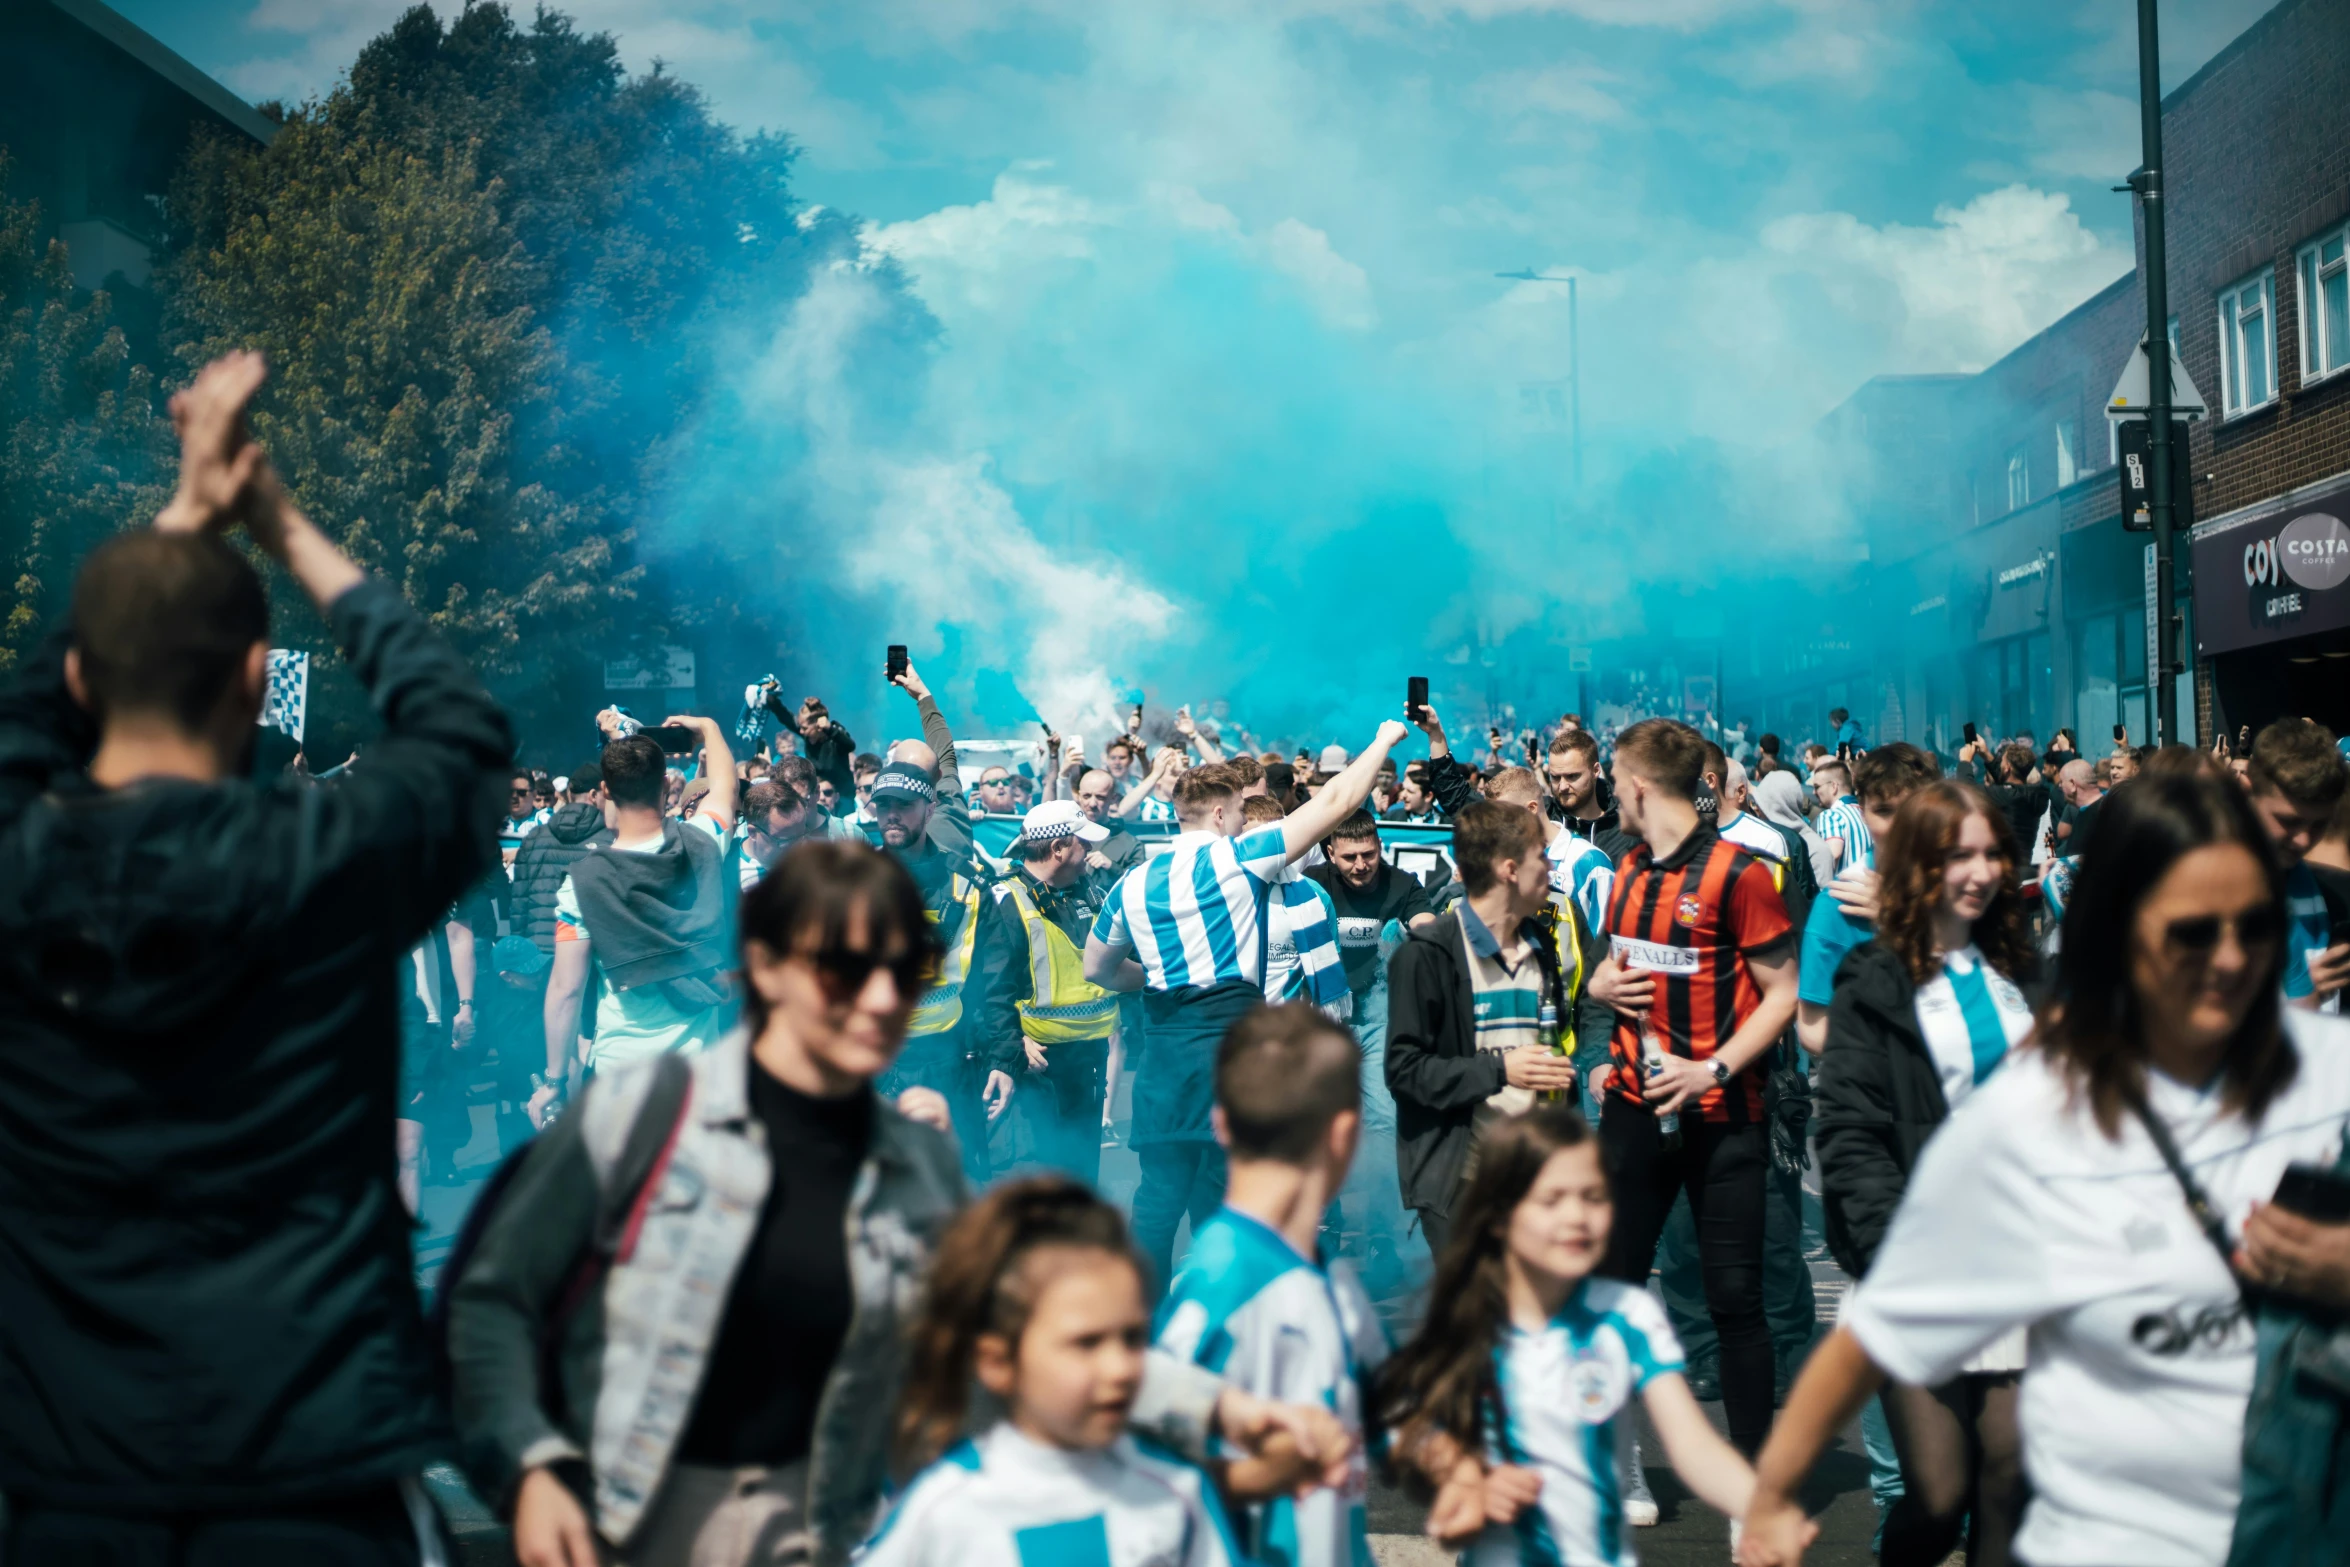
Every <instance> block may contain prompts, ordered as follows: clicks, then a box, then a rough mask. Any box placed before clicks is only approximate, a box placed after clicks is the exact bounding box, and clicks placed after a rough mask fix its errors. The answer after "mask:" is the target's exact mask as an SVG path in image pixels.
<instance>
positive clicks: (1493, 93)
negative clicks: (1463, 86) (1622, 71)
mask: <svg viewBox="0 0 2350 1567" xmlns="http://www.w3.org/2000/svg"><path fill="white" fill-rule="evenodd" d="M1615 81H1616V77H1615V75H1614V74H1613V73H1612V72H1609V71H1606V70H1602V69H1601V68H1600V67H1599V66H1597V65H1592V64H1575V65H1551V66H1543V67H1541V68H1538V69H1535V70H1528V71H1499V72H1495V73H1494V74H1493V75H1490V76H1487V77H1484V78H1483V79H1481V80H1480V81H1478V82H1477V84H1476V85H1475V86H1474V87H1473V88H1472V89H1471V90H1470V98H1471V101H1472V102H1475V103H1477V104H1479V105H1480V106H1482V107H1484V108H1485V109H1486V110H1488V111H1489V112H1491V113H1492V114H1494V115H1495V116H1496V117H1497V118H1499V119H1501V120H1503V121H1505V122H1508V123H1511V124H1513V125H1515V126H1517V127H1518V129H1519V133H1520V134H1521V135H1530V134H1534V129H1533V127H1532V126H1530V125H1528V124H1527V123H1526V122H1528V121H1533V120H1554V119H1566V120H1580V121H1584V122H1586V123H1591V124H1604V123H1612V122H1615V121H1619V120H1622V119H1623V118H1624V115H1625V109H1624V105H1623V103H1622V101H1621V100H1620V99H1618V98H1617V97H1616V96H1615V95H1614V94H1613V93H1612V92H1610V91H1609V90H1608V89H1609V88H1610V87H1611V86H1612V85H1613V84H1614V83H1615Z"/></svg>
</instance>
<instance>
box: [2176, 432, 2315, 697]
mask: <svg viewBox="0 0 2350 1567" xmlns="http://www.w3.org/2000/svg"><path fill="white" fill-rule="evenodd" d="M2194 550H2195V556H2194V558H2195V637H2196V642H2195V650H2196V654H2197V656H2198V657H2199V658H2204V659H2209V660H2210V668H2211V680H2212V702H2213V720H2214V722H2215V724H2216V725H2217V726H2218V727H2219V728H2220V729H2221V730H2223V731H2224V732H2226V733H2227V734H2229V735H2231V736H2233V735H2234V734H2236V732H2237V731H2238V730H2239V729H2242V728H2245V727H2250V728H2252V729H2254V730H2257V729H2259V728H2260V727H2261V726H2262V725H2263V724H2266V723H2268V722H2269V721H2270V720H2272V719H2275V718H2280V717H2283V716H2285V715H2287V714H2297V715H2299V716H2301V717H2305V718H2314V719H2316V720H2317V721H2318V722H2319V723H2321V724H2324V725H2326V726H2327V727H2328V728H2330V729H2332V730H2333V731H2334V732H2335V733H2336V734H2342V733H2345V732H2350V473H2342V474H2336V475H2334V476H2333V477H2331V478H2329V479H2325V480H2322V481H2320V482H2319V483H2317V484H2313V485H2307V486H2305V487H2303V488H2302V489H2299V490H2296V491H2294V492H2292V493H2291V494H2289V495H2282V496H2278V497H2276V498H2274V499H2272V500H2266V501H2261V502H2259V503H2257V504H2255V505H2252V506H2247V507H2245V508H2243V509H2242V510H2241V511H2237V512H2233V513H2230V514H2229V515H2227V516H2224V517H2215V518H2213V519H2212V520H2211V521H2210V522H2208V523H2205V524H2203V525H2201V526H2199V527H2197V528H2196V530H2195V545H2194Z"/></svg>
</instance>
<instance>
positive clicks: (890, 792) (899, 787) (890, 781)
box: [873, 762, 938, 805]
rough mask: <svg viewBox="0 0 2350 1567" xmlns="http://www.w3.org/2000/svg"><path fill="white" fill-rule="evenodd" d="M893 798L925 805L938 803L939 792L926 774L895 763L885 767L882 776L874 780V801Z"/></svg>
mask: <svg viewBox="0 0 2350 1567" xmlns="http://www.w3.org/2000/svg"><path fill="white" fill-rule="evenodd" d="M891 796H895V797H896V798H898V799H901V800H920V801H921V802H922V803H923V804H924V805H936V804H937V803H938V790H937V788H936V787H935V786H933V785H932V783H931V781H930V779H929V778H928V777H927V776H926V775H925V774H924V773H922V772H921V771H920V770H919V769H917V768H912V767H906V766H902V765H900V764H898V763H894V762H893V763H892V764H890V765H889V766H887V767H884V768H883V769H882V770H881V773H880V776H878V777H876V778H875V779H874V780H873V798H874V799H876V800H882V799H888V798H890V797H891Z"/></svg>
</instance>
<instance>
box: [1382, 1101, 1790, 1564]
mask: <svg viewBox="0 0 2350 1567" xmlns="http://www.w3.org/2000/svg"><path fill="white" fill-rule="evenodd" d="M1612 1217H1613V1204H1612V1203H1611V1201H1610V1198H1609V1196H1608V1186H1607V1176H1606V1174H1605V1173H1604V1172H1603V1171H1602V1170H1601V1168H1600V1163H1599V1144H1598V1141H1597V1139H1596V1138H1595V1137H1594V1136H1593V1135H1592V1133H1591V1130H1590V1128H1589V1127H1588V1126H1587V1125H1586V1124H1585V1122H1584V1120H1583V1118H1582V1117H1581V1116H1580V1115H1577V1114H1576V1113H1575V1112H1573V1111H1572V1110H1566V1109H1557V1108H1551V1107H1540V1108H1536V1109H1533V1110H1530V1111H1527V1112H1526V1113H1525V1114H1523V1115H1519V1116H1514V1117H1512V1118H1511V1119H1509V1120H1508V1121H1505V1122H1503V1123H1501V1124H1500V1125H1498V1126H1496V1127H1495V1128H1494V1130H1493V1132H1492V1134H1491V1136H1490V1137H1489V1138H1488V1139H1487V1140H1486V1141H1485V1143H1484V1144H1483V1145H1482V1146H1481V1147H1480V1148H1479V1149H1478V1154H1477V1170H1476V1174H1475V1175H1474V1176H1473V1177H1472V1178H1471V1180H1470V1182H1469V1187H1468V1191H1467V1193H1466V1194H1465V1195H1464V1196H1463V1198H1462V1199H1461V1204H1460V1206H1459V1207H1458V1208H1457V1209H1456V1210H1455V1212H1454V1219H1453V1224H1454V1228H1453V1234H1452V1241H1451V1244H1450V1246H1449V1247H1448V1248H1447V1249H1446V1251H1445V1254H1444V1257H1443V1258H1442V1260H1441V1261H1440V1262H1439V1263H1438V1264H1437V1269H1436V1279H1435V1283H1434V1286H1433V1288H1432V1289H1431V1290H1430V1292H1429V1299H1430V1302H1431V1304H1430V1306H1429V1311H1428V1317H1427V1320H1426V1321H1425V1322H1424V1323H1422V1324H1421V1327H1420V1332H1419V1335H1418V1337H1417V1338H1415V1339H1414V1340H1413V1341H1412V1342H1411V1343H1410V1344H1409V1345H1407V1346H1406V1347H1405V1348H1404V1349H1402V1350H1400V1351H1399V1352H1397V1354H1396V1355H1395V1356H1394V1357H1393V1358H1391V1359H1390V1360H1389V1361H1388V1362H1387V1364H1386V1366H1385V1367H1384V1368H1383V1370H1382V1372H1381V1375H1380V1378H1379V1385H1378V1390H1377V1396H1376V1408H1377V1411H1378V1415H1379V1418H1380V1420H1381V1422H1382V1423H1383V1424H1384V1425H1385V1427H1386V1428H1387V1430H1388V1431H1389V1432H1390V1435H1391V1439H1392V1441H1393V1443H1394V1449H1395V1452H1396V1454H1397V1456H1398V1457H1399V1458H1401V1459H1402V1460H1403V1461H1405V1462H1408V1463H1412V1464H1414V1465H1415V1466H1417V1467H1419V1468H1421V1469H1423V1470H1429V1471H1432V1472H1438V1473H1441V1472H1443V1471H1444V1470H1445V1469H1446V1468H1448V1467H1450V1466H1449V1465H1448V1464H1446V1463H1445V1461H1444V1459H1443V1457H1442V1456H1441V1455H1444V1454H1447V1453H1454V1452H1460V1453H1474V1454H1480V1455H1482V1458H1483V1462H1484V1467H1485V1471H1486V1474H1485V1485H1486V1494H1487V1497H1488V1502H1487V1508H1486V1516H1487V1517H1488V1518H1489V1519H1490V1518H1494V1517H1497V1516H1501V1515H1504V1514H1506V1513H1508V1512H1509V1510H1510V1509H1509V1506H1508V1505H1507V1503H1502V1502H1500V1500H1499V1499H1500V1498H1503V1497H1505V1496H1512V1497H1529V1498H1531V1499H1530V1500H1527V1501H1526V1502H1525V1503H1524V1504H1523V1505H1521V1506H1518V1507H1517V1508H1516V1510H1515V1516H1514V1517H1513V1518H1511V1519H1510V1521H1509V1522H1507V1523H1488V1524H1487V1526H1486V1527H1485V1529H1484V1530H1483V1532H1482V1533H1480V1534H1479V1535H1478V1536H1477V1537H1476V1539H1475V1541H1474V1543H1473V1544H1472V1545H1471V1546H1470V1548H1469V1549H1468V1551H1467V1552H1465V1553H1464V1554H1463V1556H1462V1558H1461V1559H1462V1561H1463V1562H1465V1563H1468V1564H1470V1567H1519V1564H1526V1567H1533V1564H1536V1563H1543V1564H1549V1563H1557V1564H1559V1567H1631V1564H1632V1563H1633V1562H1634V1561H1635V1560H1636V1558H1635V1555H1634V1552H1633V1550H1632V1544H1631V1530H1630V1529H1629V1528H1627V1527H1626V1525H1625V1522H1624V1485H1623V1477H1622V1474H1621V1473H1620V1471H1619V1469H1618V1465H1617V1457H1616V1455H1617V1431H1616V1420H1617V1417H1618V1416H1619V1415H1620V1414H1621V1413H1622V1412H1623V1411H1624V1409H1625V1408H1626V1407H1627V1406H1628V1405H1629V1404H1630V1403H1631V1401H1632V1399H1633V1398H1634V1397H1635V1396H1637V1397H1639V1398H1640V1400H1641V1401H1642V1403H1643V1404H1644V1405H1645V1406H1646V1407H1647V1410H1648V1418H1649V1421H1650V1423H1651V1424H1653V1425H1654V1426H1655V1427H1656V1432H1657V1435H1658V1436H1659V1437H1661V1438H1662V1439H1663V1441H1664V1446H1665V1452H1666V1453H1667V1455H1668V1456H1669V1457H1670V1458H1671V1459H1672V1462H1673V1467H1674V1470H1675V1471H1676V1472H1677V1473H1678V1474H1679V1476H1680V1478H1681V1481H1682V1483H1683V1484H1685V1485H1687V1486H1688V1487H1689V1489H1690V1490H1692V1491H1694V1492H1695V1493H1696V1494H1697V1496H1698V1498H1699V1499H1700V1500H1702V1501H1704V1502H1705V1503H1707V1504H1708V1505H1709V1506H1712V1507H1715V1508H1717V1509H1719V1510H1720V1511H1721V1512H1722V1513H1724V1514H1725V1515H1727V1516H1728V1517H1730V1518H1732V1519H1736V1518H1738V1517H1739V1516H1740V1515H1741V1514H1742V1513H1744V1511H1745V1509H1746V1503H1747V1498H1748V1496H1749V1494H1750V1493H1751V1492H1752V1491H1753V1488H1754V1471H1753V1470H1752V1469H1750V1468H1749V1467H1748V1466H1747V1463H1746V1460H1745V1459H1743V1458H1741V1457H1740V1456H1739V1455H1738V1452H1737V1450H1736V1449H1735V1448H1733V1447H1731V1446H1730V1444H1729V1443H1728V1442H1727V1441H1725V1440H1724V1439H1723V1438H1722V1436H1721V1435H1720V1434H1719V1433H1718V1432H1716V1431H1715V1430H1714V1428H1713V1426H1712V1425H1710V1424H1709V1423H1708V1422H1707V1420H1706V1418H1705V1415H1704V1413H1703V1412H1702V1411H1701V1410H1700V1409H1699V1408H1698V1407H1697V1400H1696V1399H1695V1398H1693V1397H1692V1396H1690V1392H1689V1384H1688V1382H1687V1381H1686V1380H1684V1378H1683V1376H1682V1370H1683V1363H1682V1357H1681V1346H1680V1345H1679V1344H1678V1343H1677V1342H1676V1341H1675V1340H1674V1338H1673V1330H1672V1328H1671V1327H1670V1326H1669V1325H1668V1324H1667V1322H1666V1320H1665V1314H1664V1309H1663V1308H1662V1307H1661V1306H1659V1305H1658V1304H1657V1303H1656V1302H1655V1300H1653V1299H1652V1298H1651V1297H1650V1296H1649V1295H1648V1293H1647V1292H1646V1291H1644V1290H1639V1289H1635V1288H1633V1287H1632V1286H1631V1285H1628V1284H1623V1283H1619V1282H1616V1281H1614V1280H1611V1279H1602V1278H1597V1277H1594V1276H1593V1275H1594V1270H1596V1269H1597V1268H1598V1266H1599V1263H1600V1259H1601V1258H1602V1256H1603V1255H1605V1253H1606V1251H1607V1239H1608V1230H1609V1227H1610V1221H1611V1219H1612ZM1536 1481H1539V1495H1538V1496H1537V1495H1535V1494H1534V1493H1535V1484H1534V1482H1536ZM1497 1504H1498V1505H1497ZM1734 1539H1735V1527H1734V1526H1733V1540H1734Z"/></svg>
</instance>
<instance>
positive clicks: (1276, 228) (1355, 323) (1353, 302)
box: [1264, 218, 1379, 332]
mask: <svg viewBox="0 0 2350 1567" xmlns="http://www.w3.org/2000/svg"><path fill="white" fill-rule="evenodd" d="M1264 245H1265V254H1266V256H1267V257H1269V258H1270V259H1271V261H1272V263H1273V265H1274V266H1276V267H1278V268H1279V269H1280V270H1281V271H1283V272H1285V273H1287V274H1289V276H1290V277H1292V278H1294V279H1296V280H1297V281H1298V283H1300V284H1301V285H1303V286H1304V288H1305V291H1306V295H1307V297H1308V298H1309V299H1310V300H1312V302H1313V306H1314V309H1315V311H1316V312H1317V313H1318V314H1319V315H1320V316H1321V317H1322V319H1323V320H1325V321H1327V322H1329V323H1330V324H1331V325H1332V326H1337V327H1344V328H1346V329H1347V330H1348V331H1352V332H1367V331H1369V330H1370V329H1371V328H1373V327H1375V326H1377V325H1378V324H1379V312H1378V310H1377V308H1376V307H1375V306H1373V304H1372V303H1371V279H1370V275H1369V274H1368V273H1366V272H1364V271H1363V269H1362V268H1361V267H1358V266H1356V265H1355V264H1354V263H1353V262H1351V261H1349V260H1347V259H1346V258H1345V257H1344V256H1342V255H1340V254H1339V253H1338V252H1337V251H1335V250H1332V249H1331V248H1330V236H1329V235H1327V234H1325V233H1323V232H1322V231H1321V230H1320V229H1318V228H1309V227H1308V226H1307V225H1305V224H1303V223H1300V222H1298V220H1297V219H1295V218H1283V219H1282V220H1281V221H1280V222H1278V223H1276V224H1274V225H1273V226H1272V227H1271V228H1270V229H1268V230H1266V231H1265V239H1264Z"/></svg>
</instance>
